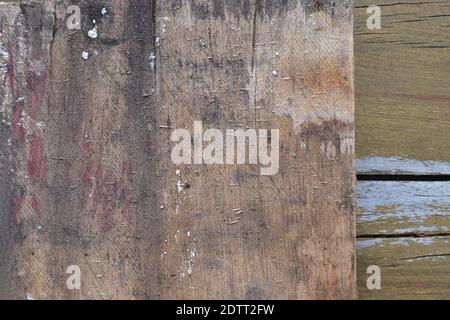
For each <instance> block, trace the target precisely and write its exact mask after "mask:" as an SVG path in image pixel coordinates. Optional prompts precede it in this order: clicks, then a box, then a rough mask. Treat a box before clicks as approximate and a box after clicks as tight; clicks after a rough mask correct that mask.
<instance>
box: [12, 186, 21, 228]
mask: <svg viewBox="0 0 450 320" xmlns="http://www.w3.org/2000/svg"><path fill="white" fill-rule="evenodd" d="M22 202H23V195H22V193H21V192H17V193H16V194H14V196H13V197H12V198H11V218H12V221H13V222H14V224H16V225H18V224H19V215H20V210H21V209H22Z"/></svg>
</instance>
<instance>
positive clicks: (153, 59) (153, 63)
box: [149, 52, 156, 71]
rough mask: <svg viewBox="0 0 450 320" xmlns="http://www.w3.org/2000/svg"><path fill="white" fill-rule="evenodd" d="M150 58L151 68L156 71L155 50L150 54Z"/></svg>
mask: <svg viewBox="0 0 450 320" xmlns="http://www.w3.org/2000/svg"><path fill="white" fill-rule="evenodd" d="M149 60H150V69H151V70H152V71H155V66H156V64H155V60H156V56H155V53H154V52H152V54H151V55H150V58H149Z"/></svg>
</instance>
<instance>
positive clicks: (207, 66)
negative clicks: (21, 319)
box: [0, 0, 356, 299]
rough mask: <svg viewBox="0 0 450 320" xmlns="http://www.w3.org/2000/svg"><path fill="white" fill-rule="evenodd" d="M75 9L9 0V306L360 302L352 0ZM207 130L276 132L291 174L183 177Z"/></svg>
mask: <svg viewBox="0 0 450 320" xmlns="http://www.w3.org/2000/svg"><path fill="white" fill-rule="evenodd" d="M69 4H71V1H57V2H56V1H48V2H43V3H39V4H38V3H33V2H31V3H30V2H26V3H23V4H20V5H18V4H0V22H1V32H2V38H1V43H0V45H1V48H0V49H1V53H2V55H1V63H2V64H1V65H2V68H1V71H2V74H1V76H2V81H3V82H2V85H1V98H2V100H1V108H2V117H3V119H5V122H4V123H3V124H2V125H1V131H2V132H1V135H0V144H1V150H2V154H1V164H2V174H1V181H0V183H1V184H0V186H1V188H2V189H1V190H2V192H1V193H0V197H1V203H2V206H1V207H0V217H1V224H0V229H1V242H0V255H1V257H0V261H1V262H0V296H1V297H2V298H19V299H23V298H25V297H27V295H29V296H31V297H33V298H36V299H49V298H63V299H70V298H75V299H111V298H126V299H128V298H131V299H159V298H175V299H176V298H188V299H189V298H203V299H212V298H225V299H226V298H248V299H259V298H287V299H319V298H323V299H332V298H337V299H349V298H354V297H355V296H356V289H355V283H356V281H355V272H356V270H355V260H354V236H355V234H354V219H353V202H354V163H353V153H354V148H353V143H354V141H353V140H354V139H353V137H354V125H353V124H354V120H353V86H352V81H353V74H352V71H353V70H352V68H353V67H352V65H353V64H352V54H353V52H352V50H353V43H352V14H351V1H349V0H345V1H338V2H336V1H320V2H318V1H306V0H296V1H295V0H287V1H282V2H280V1H250V0H248V1H246V0H243V1H231V0H230V1H224V0H216V1H206V0H189V1H187V0H173V1H166V0H164V1H162V0H161V1H159V0H157V1H146V0H133V1H121V0H120V1H119V0H116V1H112V0H111V1H103V2H102V4H101V5H100V4H99V3H98V1H87V0H86V1H76V4H77V5H79V6H80V7H81V12H82V14H83V21H82V30H81V31H77V30H67V28H66V21H65V17H66V8H67V6H68V5H69ZM103 7H105V8H106V9H107V14H105V15H102V13H101V10H102V8H103ZM93 20H95V21H96V25H97V27H98V38H96V39H93V38H90V37H88V35H87V34H88V31H89V30H91V29H92V28H93V23H92V22H93ZM83 51H88V52H89V58H88V59H87V60H84V59H82V57H81V55H82V52H83ZM196 120H201V121H203V124H204V126H205V128H217V129H220V130H224V129H229V128H231V129H235V128H267V129H280V144H281V146H280V153H281V155H280V172H279V174H278V175H275V176H260V175H259V166H254V165H252V166H244V165H241V166H207V165H197V166H187V165H183V166H176V165H174V164H173V163H172V162H171V160H170V153H171V147H172V146H173V144H172V143H171V141H170V134H171V129H173V128H186V129H189V130H192V126H193V122H194V121H196ZM177 170H180V175H181V177H178V176H177V174H176V172H177ZM179 180H181V181H182V182H183V184H184V186H185V187H186V188H184V189H183V188H181V189H182V190H177V181H179ZM179 191H180V192H179ZM236 208H239V209H240V211H239V214H240V215H239V216H237V215H236V211H234V209H236ZM69 265H78V266H80V268H81V270H82V289H81V290H80V291H70V290H68V289H67V288H66V279H67V275H66V273H65V272H66V269H67V267H68V266H69Z"/></svg>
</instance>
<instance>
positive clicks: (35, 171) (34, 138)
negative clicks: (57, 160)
mask: <svg viewBox="0 0 450 320" xmlns="http://www.w3.org/2000/svg"><path fill="white" fill-rule="evenodd" d="M46 173H47V165H46V161H45V155H44V145H43V143H42V138H41V137H40V136H39V135H37V134H36V133H33V134H32V135H31V141H30V148H29V153H28V175H29V176H30V178H31V179H33V181H34V182H41V181H42V180H43V179H44V177H45V175H46Z"/></svg>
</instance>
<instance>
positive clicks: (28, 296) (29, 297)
mask: <svg viewBox="0 0 450 320" xmlns="http://www.w3.org/2000/svg"><path fill="white" fill-rule="evenodd" d="M27 300H36V299H34V298H33V296H32V295H31V293H27Z"/></svg>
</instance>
